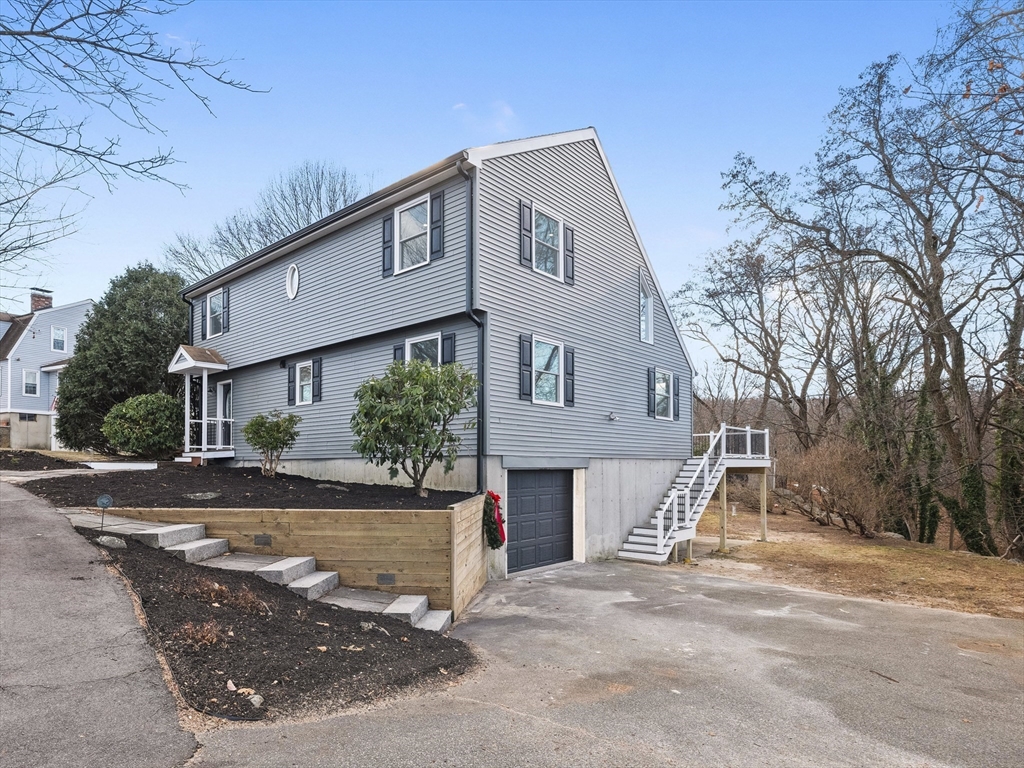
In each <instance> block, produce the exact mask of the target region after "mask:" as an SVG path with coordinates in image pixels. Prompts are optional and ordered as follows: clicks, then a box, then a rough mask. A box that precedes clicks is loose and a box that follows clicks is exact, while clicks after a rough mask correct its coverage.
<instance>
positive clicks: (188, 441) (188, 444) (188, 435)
mask: <svg viewBox="0 0 1024 768" xmlns="http://www.w3.org/2000/svg"><path fill="white" fill-rule="evenodd" d="M191 398H192V374H191V373H186V374H185V453H188V452H190V451H191V450H192V422H191V421H190V419H191V418H192V400H191Z"/></svg>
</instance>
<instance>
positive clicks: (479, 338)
mask: <svg viewBox="0 0 1024 768" xmlns="http://www.w3.org/2000/svg"><path fill="white" fill-rule="evenodd" d="M455 167H456V169H458V171H459V175H460V176H462V178H464V179H465V180H466V317H468V318H469V319H470V320H472V321H473V324H474V325H476V370H477V378H478V379H479V381H480V386H479V388H478V389H477V396H476V492H477V493H483V491H484V321H483V319H481V318H480V317H479V316H478V315H477V314H476V312H475V311H474V310H473V298H474V296H473V279H474V277H475V274H476V271H475V270H476V254H475V253H474V252H473V235H474V233H473V176H472V175H471V174H470V173H469V172H468V171H467V170H466V169H465V168H463V167H462V160H459V161H458V162H456V164H455Z"/></svg>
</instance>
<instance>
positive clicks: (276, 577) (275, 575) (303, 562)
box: [253, 557, 316, 584]
mask: <svg viewBox="0 0 1024 768" xmlns="http://www.w3.org/2000/svg"><path fill="white" fill-rule="evenodd" d="M315 570H316V559H315V558H312V557H286V558H284V559H283V560H278V561H277V562H276V563H271V564H270V565H267V566H264V567H263V568H258V569H256V570H255V571H253V573H255V574H256V575H257V576H259V577H260V578H262V579H266V580H267V581H269V582H270V583H271V584H291V583H292V582H293V581H295V580H296V579H301V578H302V577H303V576H308V575H309V574H311V573H312V572H313V571H315Z"/></svg>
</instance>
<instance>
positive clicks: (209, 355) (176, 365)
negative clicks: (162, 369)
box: [167, 344, 228, 375]
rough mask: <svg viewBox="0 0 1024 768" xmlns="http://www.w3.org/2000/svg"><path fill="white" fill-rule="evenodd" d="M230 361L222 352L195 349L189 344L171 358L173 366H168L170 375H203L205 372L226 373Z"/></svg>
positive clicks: (203, 348)
mask: <svg viewBox="0 0 1024 768" xmlns="http://www.w3.org/2000/svg"><path fill="white" fill-rule="evenodd" d="M227 369H228V361H227V360H225V359H224V358H223V357H222V356H221V354H220V352H218V351H217V350H215V349H208V348H207V347H193V346H191V345H189V344H182V345H181V346H180V347H178V349H177V351H176V352H175V353H174V357H172V358H171V364H170V365H168V366H167V371H168V373H180V374H182V375H187V374H190V373H191V374H195V373H202V372H203V371H226V370H227Z"/></svg>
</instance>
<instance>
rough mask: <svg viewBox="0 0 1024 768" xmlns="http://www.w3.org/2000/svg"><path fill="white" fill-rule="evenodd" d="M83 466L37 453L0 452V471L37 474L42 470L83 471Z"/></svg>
mask: <svg viewBox="0 0 1024 768" xmlns="http://www.w3.org/2000/svg"><path fill="white" fill-rule="evenodd" d="M82 467H83V465H82V464H79V463H77V462H74V461H65V460H64V459H56V458H54V457H53V456H44V455H43V454H41V453H37V452H36V451H8V450H3V451H0V469H3V470H21V471H23V472H37V471H39V470H42V469H82Z"/></svg>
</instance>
